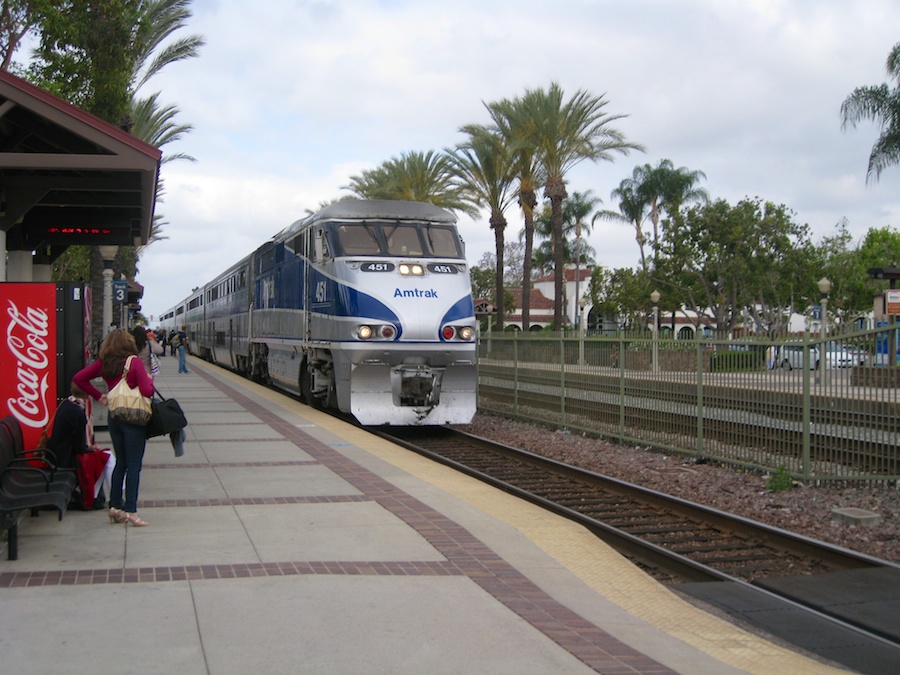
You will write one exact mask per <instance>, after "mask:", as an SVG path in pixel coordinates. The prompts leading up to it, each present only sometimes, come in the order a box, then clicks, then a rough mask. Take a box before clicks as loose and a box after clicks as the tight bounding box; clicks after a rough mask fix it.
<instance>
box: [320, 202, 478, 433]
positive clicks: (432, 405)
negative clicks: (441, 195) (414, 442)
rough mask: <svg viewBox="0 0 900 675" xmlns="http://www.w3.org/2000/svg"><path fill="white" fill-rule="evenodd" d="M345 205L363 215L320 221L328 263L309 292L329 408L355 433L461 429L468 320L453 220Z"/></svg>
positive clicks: (412, 210)
mask: <svg viewBox="0 0 900 675" xmlns="http://www.w3.org/2000/svg"><path fill="white" fill-rule="evenodd" d="M355 204H356V205H357V206H356V208H361V207H360V206H359V205H362V204H365V214H364V217H359V216H360V214H359V213H356V212H355V211H354V212H353V213H351V214H349V216H348V215H345V216H344V217H336V216H337V215H338V214H334V213H332V214H330V216H331V217H329V218H328V219H327V220H323V221H320V222H321V226H320V230H319V233H320V234H319V236H321V238H322V241H323V244H324V246H325V247H326V248H327V249H330V251H331V255H324V256H323V258H330V260H331V261H332V262H331V264H330V265H327V266H325V267H321V268H319V270H317V273H316V275H315V279H314V280H313V283H312V284H311V285H310V292H311V294H312V296H313V297H312V298H311V303H310V304H311V309H312V310H313V311H312V313H311V319H312V322H313V333H314V334H315V333H317V332H319V333H320V334H323V335H324V334H327V336H328V338H330V339H329V340H328V342H329V343H330V347H331V349H330V357H331V359H330V360H331V363H330V364H329V368H330V369H331V372H330V373H329V375H330V378H333V379H332V383H333V386H334V389H333V391H334V395H335V396H336V401H334V403H336V404H337V407H338V408H340V409H341V410H344V411H345V412H350V413H351V414H352V415H353V416H354V417H355V418H356V419H357V420H359V422H360V423H361V424H364V425H381V424H389V425H435V424H467V423H468V422H470V421H471V420H472V417H473V416H474V414H475V409H476V400H475V389H476V370H475V358H476V356H475V312H474V304H473V302H472V292H471V284H470V281H469V274H468V268H467V265H466V261H465V258H464V252H463V247H462V242H461V240H460V238H459V235H458V232H457V230H456V225H455V220H456V219H455V217H454V216H453V215H452V214H450V213H448V212H446V211H444V210H443V209H438V208H436V207H434V206H432V205H429V204H417V203H412V202H357V203H355ZM335 206H338V205H335ZM348 206H349V208H350V209H353V208H354V206H353V205H352V204H351V205H347V204H344V205H343V206H341V207H340V208H342V209H345V210H346V209H347V208H348ZM328 267H330V268H331V269H330V270H329V269H327V268H328ZM313 370H315V369H313ZM322 374H324V373H322ZM317 379H319V380H320V381H321V377H320V378H317Z"/></svg>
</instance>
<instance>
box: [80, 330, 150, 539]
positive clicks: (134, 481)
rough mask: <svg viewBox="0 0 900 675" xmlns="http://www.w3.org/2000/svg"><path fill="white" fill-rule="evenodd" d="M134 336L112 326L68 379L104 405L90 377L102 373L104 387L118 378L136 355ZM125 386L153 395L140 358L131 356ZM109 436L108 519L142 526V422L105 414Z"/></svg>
mask: <svg viewBox="0 0 900 675" xmlns="http://www.w3.org/2000/svg"><path fill="white" fill-rule="evenodd" d="M137 353H138V350H137V344H135V341H134V336H133V335H132V334H131V333H129V332H128V331H127V330H125V329H124V328H116V329H115V330H114V331H112V332H111V333H110V334H109V335H107V336H106V339H105V340H104V341H103V344H102V345H101V346H100V358H99V359H97V360H96V361H94V362H93V363H91V364H90V365H89V366H87V367H85V368H82V369H81V370H79V371H78V372H77V373H76V374H75V377H73V378H72V381H73V382H74V383H75V384H76V385H77V386H78V387H80V388H81V389H83V390H84V391H85V392H87V393H88V395H89V396H91V398H93V399H95V400H97V401H100V403H102V404H103V405H106V394H104V393H102V392H101V391H99V390H98V389H97V388H96V387H95V386H94V385H93V384H91V380H93V379H94V378H95V377H101V376H102V377H103V380H104V381H105V382H106V385H107V387H108V390H112V388H113V387H115V386H116V384H117V383H118V382H119V380H121V379H122V373H123V372H124V370H125V363H126V362H127V361H128V357H129V356H137ZM125 381H126V382H127V384H128V386H129V387H132V388H134V387H138V389H140V392H141V394H142V395H144V396H147V397H148V398H149V397H150V396H152V395H153V380H152V379H151V377H150V375H148V374H147V370H146V369H145V368H144V363H143V361H141V360H140V359H131V365H130V366H129V369H128V375H127V376H126V380H125ZM108 424H109V436H110V438H111V439H112V444H113V449H114V450H115V452H116V466H115V468H114V469H113V474H112V481H111V482H112V484H111V486H110V495H109V507H110V508H109V519H110V521H111V522H114V523H126V522H127V523H131V524H132V525H134V526H135V527H144V526H145V525H147V524H148V523H147V522H146V521H144V520H141V518H140V517H139V516H138V514H137V501H138V487H139V486H140V480H141V466H142V464H143V461H144V449H145V448H146V446H147V432H146V429H144V427H142V426H138V425H135V424H128V423H126V422H122V421H120V420H116V419H114V418H113V417H110V418H109V422H108ZM123 482H124V484H125V500H124V504H123V500H122V484H123Z"/></svg>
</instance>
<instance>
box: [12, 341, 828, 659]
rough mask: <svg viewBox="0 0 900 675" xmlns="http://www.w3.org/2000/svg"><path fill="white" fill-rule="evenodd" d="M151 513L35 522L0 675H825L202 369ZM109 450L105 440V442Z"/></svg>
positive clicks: (630, 572) (164, 362) (300, 408)
mask: <svg viewBox="0 0 900 675" xmlns="http://www.w3.org/2000/svg"><path fill="white" fill-rule="evenodd" d="M188 364H189V365H188V367H189V368H190V371H191V372H190V373H188V374H181V375H179V374H177V373H176V370H177V363H176V359H174V358H171V357H165V358H163V359H161V366H162V372H161V374H160V376H159V377H158V379H157V386H158V389H159V390H160V391H161V392H162V393H163V394H164V395H166V396H173V397H175V398H177V399H178V401H179V402H180V403H181V405H182V407H183V408H184V410H185V412H186V414H187V417H188V420H189V423H190V424H189V426H188V428H187V437H188V438H187V442H186V444H185V454H184V455H183V456H182V457H178V458H176V457H175V456H174V453H173V448H172V445H171V443H170V442H169V440H168V438H164V439H152V440H151V441H149V442H148V444H147V451H146V454H145V457H144V468H143V472H142V474H141V487H140V503H139V506H140V508H139V513H140V515H141V516H142V517H143V518H144V519H145V520H147V521H148V522H149V523H150V525H149V526H148V527H144V528H134V527H131V526H128V527H126V526H124V525H118V524H111V523H110V522H109V519H108V517H107V515H106V512H105V511H88V512H84V511H69V512H68V513H67V514H66V516H65V518H64V519H63V520H62V521H61V522H59V521H57V519H56V517H55V515H54V514H51V513H49V512H48V513H42V514H41V515H40V517H38V518H31V517H28V516H26V517H25V518H24V519H23V521H22V523H21V525H20V528H19V556H18V560H15V561H9V560H7V559H6V551H5V549H4V550H0V666H2V668H3V670H4V671H5V672H27V673H54V674H60V673H79V674H81V673H86V672H89V673H92V674H104V673H115V674H116V675H121V674H123V673H173V672H175V673H179V674H181V675H187V674H193V673H198V674H200V673H213V674H227V673H241V674H242V675H243V674H244V673H248V672H253V673H367V674H368V673H517V674H521V673H542V674H546V673H581V672H585V673H586V672H602V673H665V672H678V673H710V674H712V673H715V674H716V675H719V674H722V673H739V672H750V673H773V672H784V673H788V672H789V673H792V674H796V673H827V672H841V671H840V670H839V669H836V668H833V667H831V666H830V665H828V664H825V663H822V662H821V661H818V660H814V659H811V658H809V657H807V656H805V655H803V654H799V653H797V652H795V651H793V650H791V649H789V648H786V647H784V646H781V645H779V644H775V643H774V642H772V641H770V640H768V639H766V638H765V637H762V636H759V635H756V634H754V633H751V632H748V631H746V630H743V629H742V628H740V627H738V626H736V625H734V624H732V623H731V622H729V621H727V620H724V619H722V618H720V617H719V616H717V615H715V614H713V613H710V612H707V611H704V610H703V609H701V608H699V607H698V606H695V605H694V604H692V603H690V602H688V601H686V600H684V599H683V598H682V597H680V596H678V595H676V594H675V593H673V592H671V591H669V590H667V589H666V588H665V587H663V586H662V585H661V584H659V583H657V582H656V581H654V580H653V579H651V578H650V577H649V576H647V575H646V574H645V573H643V572H642V571H640V570H639V569H638V568H636V567H634V566H633V565H631V564H630V563H629V562H628V561H627V560H626V559H625V558H623V557H622V556H620V555H619V554H618V553H616V552H615V551H613V550H612V549H611V548H609V547H608V546H607V545H606V544H604V543H603V542H601V541H599V540H597V539H596V537H594V536H593V535H592V534H590V533H589V532H587V531H586V530H584V529H582V528H581V527H579V526H577V525H575V524H573V523H571V522H570V521H567V520H565V519H563V518H561V517H559V516H556V515H553V514H550V513H546V512H544V511H543V510H541V509H539V508H538V507H536V506H534V505H531V504H529V503H527V502H524V501H522V500H519V499H518V498H516V497H513V496H511V495H508V494H506V493H504V492H501V491H499V490H496V489H494V488H491V487H489V486H487V485H485V484H483V483H481V482H479V481H477V480H475V479H473V478H470V477H468V476H463V475H460V474H457V473H456V472H454V471H452V470H450V469H449V468H447V467H444V466H443V465H440V464H436V463H434V462H431V461H429V460H427V459H424V458H422V457H420V456H418V455H415V454H412V453H409V452H408V451H406V450H403V449H402V448H399V447H397V446H395V445H393V444H392V443H389V442H387V441H385V440H383V439H380V438H377V437H373V436H371V435H370V434H367V433H366V431H365V430H364V429H360V428H357V427H354V426H352V425H349V424H346V423H344V422H342V421H340V420H337V419H335V418H333V417H330V416H328V415H325V414H323V413H321V412H319V411H316V410H314V409H311V408H309V407H307V406H304V405H303V404H301V403H299V402H296V401H294V400H292V399H291V398H289V397H285V396H283V395H281V394H278V393H276V392H273V391H271V390H268V389H265V388H263V387H260V386H258V385H256V384H254V383H251V382H249V381H247V380H244V379H242V378H239V377H237V376H235V375H234V374H232V373H229V372H227V371H225V370H222V369H220V368H217V367H215V366H212V365H210V364H207V363H204V362H202V361H199V360H197V359H194V358H191V359H189V362H188ZM97 438H98V441H99V442H100V443H101V445H107V444H108V436H107V435H106V434H105V431H103V430H99V431H98V434H97Z"/></svg>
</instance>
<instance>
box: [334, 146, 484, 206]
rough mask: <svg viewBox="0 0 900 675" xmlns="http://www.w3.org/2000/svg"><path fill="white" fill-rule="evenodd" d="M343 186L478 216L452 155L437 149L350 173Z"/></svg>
mask: <svg viewBox="0 0 900 675" xmlns="http://www.w3.org/2000/svg"><path fill="white" fill-rule="evenodd" d="M342 189H344V190H350V192H352V193H353V194H354V195H356V196H357V197H359V198H360V199H397V200H400V201H408V202H427V203H429V204H434V205H435V206H439V207H441V208H444V209H447V210H449V211H461V212H463V213H465V214H467V215H469V216H471V217H472V218H475V217H477V216H478V209H477V207H476V206H475V205H474V203H473V202H472V200H471V197H470V195H469V191H468V188H467V187H466V186H465V185H462V184H461V183H460V182H459V181H458V180H457V178H456V174H455V172H454V170H453V163H452V162H451V160H450V157H448V156H447V155H446V154H444V153H440V152H435V151H434V150H429V151H428V152H415V151H413V152H406V153H403V154H401V155H400V156H399V157H393V158H391V159H389V160H388V161H386V162H383V163H382V164H381V165H380V166H378V167H376V168H374V169H367V170H365V171H363V172H362V173H361V174H360V175H358V176H351V177H350V184H349V185H344V186H343V187H342Z"/></svg>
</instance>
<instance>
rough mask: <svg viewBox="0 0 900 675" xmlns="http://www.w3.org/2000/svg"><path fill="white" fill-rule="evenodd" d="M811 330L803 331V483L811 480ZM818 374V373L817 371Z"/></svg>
mask: <svg viewBox="0 0 900 675" xmlns="http://www.w3.org/2000/svg"><path fill="white" fill-rule="evenodd" d="M820 358H821V357H820ZM809 359H810V353H809V328H807V329H806V330H805V331H803V413H802V414H803V458H802V461H803V482H804V483H809V479H810V424H811V423H812V396H811V395H810V379H811V378H810V366H811V365H812V364H811V363H810V362H809ZM817 372H818V371H817Z"/></svg>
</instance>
